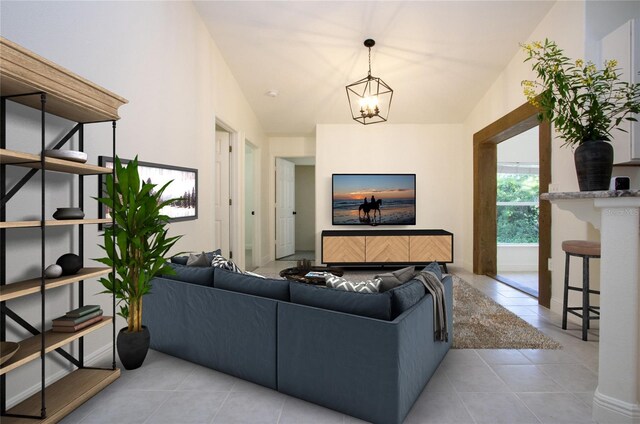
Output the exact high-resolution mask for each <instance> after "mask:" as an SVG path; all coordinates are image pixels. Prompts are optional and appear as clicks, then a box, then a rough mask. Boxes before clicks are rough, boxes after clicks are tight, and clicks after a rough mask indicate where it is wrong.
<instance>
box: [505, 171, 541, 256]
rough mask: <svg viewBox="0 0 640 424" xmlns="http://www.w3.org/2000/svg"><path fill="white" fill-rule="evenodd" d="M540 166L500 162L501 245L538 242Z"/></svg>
mask: <svg viewBox="0 0 640 424" xmlns="http://www.w3.org/2000/svg"><path fill="white" fill-rule="evenodd" d="M539 187H540V172H539V166H538V164H537V163H516V162H501V163H498V192H497V227H498V244H537V243H538V215H539V208H538V195H539Z"/></svg>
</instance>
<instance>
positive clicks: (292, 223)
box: [276, 158, 296, 259]
mask: <svg viewBox="0 0 640 424" xmlns="http://www.w3.org/2000/svg"><path fill="white" fill-rule="evenodd" d="M295 183H296V166H295V164H294V163H293V162H290V161H288V160H285V159H282V158H276V259H278V258H282V257H284V256H289V255H293V254H294V253H295V251H296V237H295V230H296V211H295V204H296V197H295V196H296V191H295Z"/></svg>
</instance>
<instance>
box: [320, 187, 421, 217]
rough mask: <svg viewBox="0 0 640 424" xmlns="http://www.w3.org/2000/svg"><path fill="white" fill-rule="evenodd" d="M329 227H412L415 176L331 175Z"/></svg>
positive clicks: (414, 209)
mask: <svg viewBox="0 0 640 424" xmlns="http://www.w3.org/2000/svg"><path fill="white" fill-rule="evenodd" d="M332 180H333V181H332V183H333V184H332V186H333V219H332V222H333V225H354V224H356V225H357V224H362V225H415V224H416V175H415V174H333V178H332Z"/></svg>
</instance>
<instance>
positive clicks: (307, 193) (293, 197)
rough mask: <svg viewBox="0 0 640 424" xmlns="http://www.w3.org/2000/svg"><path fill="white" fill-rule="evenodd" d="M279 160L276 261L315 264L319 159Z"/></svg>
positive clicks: (310, 157)
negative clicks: (316, 176)
mask: <svg viewBox="0 0 640 424" xmlns="http://www.w3.org/2000/svg"><path fill="white" fill-rule="evenodd" d="M275 159H276V196H275V198H276V223H275V227H276V260H283V261H299V260H303V259H308V260H311V261H313V260H315V213H316V211H315V157H312V156H309V157H307V156H304V157H276V158H275ZM278 169H280V172H278ZM285 244H286V246H285Z"/></svg>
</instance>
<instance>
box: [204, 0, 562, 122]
mask: <svg viewBox="0 0 640 424" xmlns="http://www.w3.org/2000/svg"><path fill="white" fill-rule="evenodd" d="M195 4H196V8H197V10H198V11H199V13H200V14H201V16H202V18H203V19H204V21H205V23H206V25H207V27H208V29H209V31H210V33H211V35H212V37H213V39H214V40H215V42H216V44H217V46H218V47H219V49H220V50H221V52H222V55H223V56H224V58H225V60H226V61H227V64H228V65H229V67H230V68H231V71H232V72H233V74H234V76H235V77H236V79H237V80H238V82H239V84H240V86H241V87H242V90H243V92H244V94H245V96H246V98H247V100H248V102H249V104H250V105H251V107H252V108H253V110H254V111H255V113H256V114H257V116H258V118H259V119H260V122H261V124H262V126H263V128H264V130H265V131H266V132H267V133H268V134H309V133H312V132H313V131H314V129H315V125H316V124H320V123H323V124H327V123H333V124H342V123H349V122H351V123H353V124H354V125H360V124H357V123H355V122H354V121H353V120H351V115H350V112H349V106H348V102H347V97H346V94H345V88H344V87H345V85H347V84H349V83H351V82H354V81H356V80H358V79H360V78H363V77H365V76H366V75H367V66H368V65H367V49H366V48H365V47H364V46H363V44H362V43H363V41H364V40H365V39H366V38H373V39H375V41H376V46H375V47H374V48H373V49H372V58H371V60H372V64H371V66H372V75H373V76H377V77H380V78H382V79H383V80H384V81H385V82H386V83H387V84H389V85H390V86H391V88H393V90H394V95H393V104H392V106H391V111H390V114H389V122H390V123H419V124H432V123H459V122H462V121H463V120H464V119H465V118H466V116H467V115H468V113H469V112H470V111H471V109H472V108H473V106H474V105H475V104H476V103H477V102H478V100H479V99H480V98H481V97H482V95H483V94H484V93H485V92H486V90H487V89H488V88H489V86H490V84H491V83H492V82H493V81H494V80H495V78H496V77H497V76H498V74H499V73H500V72H501V71H502V69H503V68H504V67H505V66H506V64H507V63H508V62H509V60H510V59H511V58H512V57H513V56H514V54H515V53H516V52H517V50H518V48H519V47H518V43H520V42H523V41H527V37H528V36H529V34H530V33H531V32H532V31H533V29H534V28H535V27H536V26H537V24H538V23H539V22H540V20H541V19H542V18H543V17H544V15H545V14H546V13H547V12H548V11H549V9H550V8H551V6H552V5H553V1H421V2H410V1H363V2H355V1H353V2H346V1H257V2H253V1H237V2H231V1H196V2H195ZM271 89H275V90H278V92H279V95H278V96H277V97H275V98H274V97H269V96H267V95H266V92H267V91H268V90H271ZM379 125H384V124H379Z"/></svg>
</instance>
